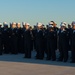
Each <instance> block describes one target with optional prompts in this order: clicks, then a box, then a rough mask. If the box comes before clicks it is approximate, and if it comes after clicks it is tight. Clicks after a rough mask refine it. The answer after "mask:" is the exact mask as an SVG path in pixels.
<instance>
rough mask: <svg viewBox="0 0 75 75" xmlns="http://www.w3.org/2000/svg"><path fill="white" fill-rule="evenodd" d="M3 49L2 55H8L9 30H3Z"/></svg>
mask: <svg viewBox="0 0 75 75" xmlns="http://www.w3.org/2000/svg"><path fill="white" fill-rule="evenodd" d="M2 34H3V49H4V53H6V54H7V53H9V29H8V28H3V32H2Z"/></svg>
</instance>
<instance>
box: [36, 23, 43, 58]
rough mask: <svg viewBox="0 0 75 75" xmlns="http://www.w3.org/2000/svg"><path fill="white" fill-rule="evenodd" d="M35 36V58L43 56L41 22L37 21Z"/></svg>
mask: <svg viewBox="0 0 75 75" xmlns="http://www.w3.org/2000/svg"><path fill="white" fill-rule="evenodd" d="M35 38H36V52H37V55H36V59H43V58H44V50H43V31H42V23H37V32H36V35H35Z"/></svg>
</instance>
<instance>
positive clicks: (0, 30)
mask: <svg viewBox="0 0 75 75" xmlns="http://www.w3.org/2000/svg"><path fill="white" fill-rule="evenodd" d="M2 53H3V46H2V23H0V55H2Z"/></svg>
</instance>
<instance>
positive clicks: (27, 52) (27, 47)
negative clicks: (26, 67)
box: [24, 40, 31, 58]
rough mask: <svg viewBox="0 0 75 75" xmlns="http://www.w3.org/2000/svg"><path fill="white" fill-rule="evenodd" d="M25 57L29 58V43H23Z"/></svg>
mask: <svg viewBox="0 0 75 75" xmlns="http://www.w3.org/2000/svg"><path fill="white" fill-rule="evenodd" d="M24 50H25V57H26V58H31V41H27V40H25V41H24Z"/></svg>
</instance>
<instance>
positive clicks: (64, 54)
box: [59, 43, 68, 61]
mask: <svg viewBox="0 0 75 75" xmlns="http://www.w3.org/2000/svg"><path fill="white" fill-rule="evenodd" d="M59 52H60V57H59V60H61V61H62V60H64V61H67V60H68V48H67V45H65V43H64V44H61V43H60V44H59Z"/></svg>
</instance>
